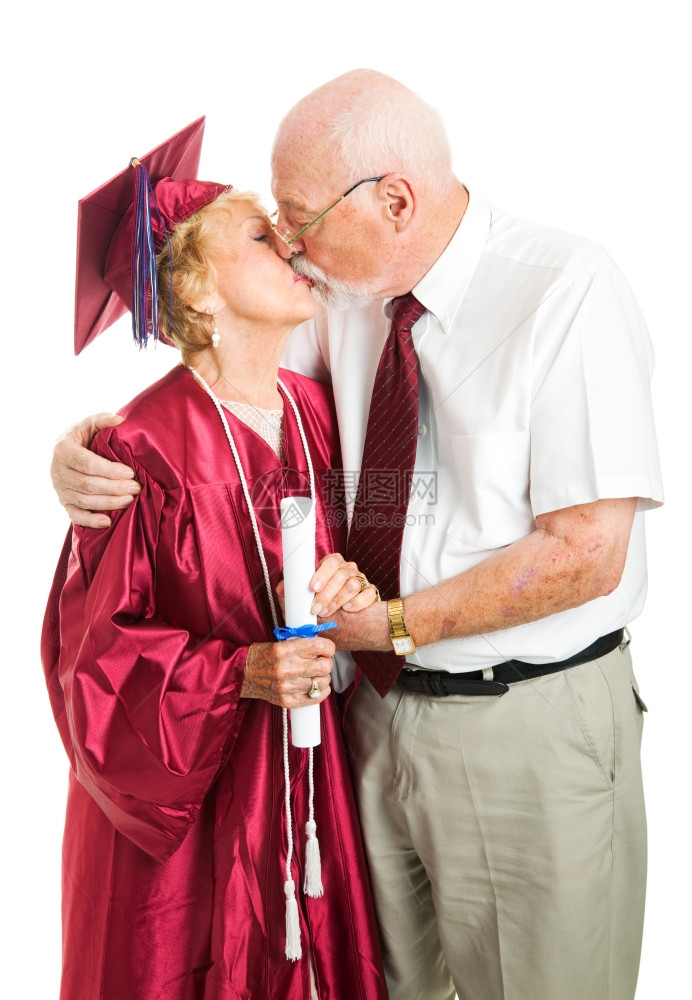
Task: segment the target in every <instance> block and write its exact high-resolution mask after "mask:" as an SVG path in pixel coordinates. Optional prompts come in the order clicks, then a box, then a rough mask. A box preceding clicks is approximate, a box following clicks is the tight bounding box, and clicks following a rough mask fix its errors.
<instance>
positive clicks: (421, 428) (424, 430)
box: [418, 424, 428, 437]
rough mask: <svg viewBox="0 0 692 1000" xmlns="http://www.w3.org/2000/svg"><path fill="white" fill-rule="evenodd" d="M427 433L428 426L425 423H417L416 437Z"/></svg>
mask: <svg viewBox="0 0 692 1000" xmlns="http://www.w3.org/2000/svg"><path fill="white" fill-rule="evenodd" d="M427 433H428V428H427V427H426V426H425V424H418V437H423V436H424V435H425V434H427Z"/></svg>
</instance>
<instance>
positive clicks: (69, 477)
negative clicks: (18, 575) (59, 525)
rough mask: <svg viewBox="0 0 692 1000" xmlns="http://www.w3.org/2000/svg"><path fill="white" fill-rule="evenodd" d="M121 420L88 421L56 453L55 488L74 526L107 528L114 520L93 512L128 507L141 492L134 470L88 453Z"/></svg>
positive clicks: (67, 435)
mask: <svg viewBox="0 0 692 1000" xmlns="http://www.w3.org/2000/svg"><path fill="white" fill-rule="evenodd" d="M122 420H123V418H122V417H119V416H115V415H113V414H111V413H97V414H96V416H95V417H86V418H85V419H84V420H82V421H80V423H78V424H75V426H74V427H72V428H70V430H69V431H67V433H65V434H63V436H62V437H61V438H60V440H59V441H58V443H57V444H56V446H55V448H54V450H53V461H52V462H51V467H50V474H51V478H52V480H53V487H54V489H55V492H56V493H57V494H58V499H59V500H60V503H61V504H62V505H63V507H64V508H65V510H66V511H67V513H68V514H69V516H70V520H71V521H74V523H75V524H81V525H84V527H87V528H107V527H108V525H109V524H110V523H111V519H110V518H109V517H108V516H107V515H106V514H98V513H94V511H99V510H117V509H118V508H120V507H126V506H127V505H128V504H130V503H132V500H133V497H134V496H136V495H137V493H139V492H140V485H139V483H137V482H135V479H134V472H133V471H132V469H130V468H128V466H126V465H119V464H118V463H117V462H109V461H108V459H106V458H101V456H100V455H95V454H94V453H93V452H92V451H89V450H88V448H89V445H90V444H91V441H92V439H93V437H94V435H95V434H96V432H97V431H100V430H103V429H104V428H105V427H117V425H118V424H120V423H122Z"/></svg>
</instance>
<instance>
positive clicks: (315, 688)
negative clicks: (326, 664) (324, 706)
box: [308, 677, 320, 698]
mask: <svg viewBox="0 0 692 1000" xmlns="http://www.w3.org/2000/svg"><path fill="white" fill-rule="evenodd" d="M319 696H320V686H319V684H318V683H317V678H316V677H313V678H312V684H311V685H310V690H309V691H308V698H319Z"/></svg>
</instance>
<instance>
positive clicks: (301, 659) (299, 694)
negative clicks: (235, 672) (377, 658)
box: [241, 636, 335, 708]
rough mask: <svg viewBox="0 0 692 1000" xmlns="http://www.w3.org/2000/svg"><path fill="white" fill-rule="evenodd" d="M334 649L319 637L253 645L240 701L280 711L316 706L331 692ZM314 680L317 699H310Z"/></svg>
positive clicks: (246, 666) (249, 652) (329, 641)
mask: <svg viewBox="0 0 692 1000" xmlns="http://www.w3.org/2000/svg"><path fill="white" fill-rule="evenodd" d="M334 649H335V647H334V643H333V642H332V641H331V640H330V639H325V638H323V637H322V636H315V638H314V639H286V640H285V641H284V642H256V643H254V644H253V645H252V646H250V649H249V651H248V655H247V659H246V661H245V681H244V683H243V689H242V691H241V697H242V698H262V699H263V700H264V701H269V702H271V704H272V705H279V706H280V707H281V708H305V706H306V705H319V703H320V702H321V701H324V699H325V698H327V697H328V695H329V694H330V692H331V686H330V677H329V675H330V674H331V670H332V660H331V657H332V656H333V655H334ZM313 678H314V679H315V680H316V682H317V684H318V686H319V689H320V694H319V697H318V698H310V697H309V691H310V688H311V687H312V682H313Z"/></svg>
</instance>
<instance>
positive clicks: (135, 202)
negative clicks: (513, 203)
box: [74, 117, 228, 354]
mask: <svg viewBox="0 0 692 1000" xmlns="http://www.w3.org/2000/svg"><path fill="white" fill-rule="evenodd" d="M204 122H205V119H204V117H202V118H198V119H197V121H195V122H192V124H191V125H188V126H187V128H184V129H182V131H180V132H178V133H176V135H174V136H172V137H171V138H170V139H168V140H166V142H163V143H161V145H160V146H157V147H156V149H153V150H152V151H151V152H150V153H146V155H144V156H142V157H141V158H140V159H132V160H131V161H130V165H129V166H127V167H126V168H125V169H124V170H121V172H120V173H119V174H117V175H116V176H115V177H113V178H112V179H111V180H109V181H107V182H106V183H105V184H102V185H101V187H99V188H97V189H96V190H95V191H92V192H91V194H88V195H87V196H86V197H85V198H82V199H81V200H80V202H79V211H78V223H77V278H76V287H75V321H74V352H75V354H79V353H80V351H82V350H83V349H84V348H85V347H86V346H87V344H90V343H91V341H92V340H95V339H96V337H98V335H99V334H100V333H103V331H104V330H107V329H108V327H109V326H112V325H113V323H115V321H116V320H118V319H120V317H121V316H123V315H124V314H125V313H126V312H127V311H128V310H132V309H133V281H134V284H135V286H137V285H138V283H139V285H140V286H141V287H139V288H138V289H135V295H134V298H135V300H136V299H137V297H138V296H137V291H139V298H140V300H141V301H140V307H142V303H144V307H143V312H144V313H145V315H144V317H143V318H142V319H141V320H140V319H138V320H137V323H139V332H138V330H137V325H136V326H135V339H136V340H138V342H139V343H140V345H141V344H143V343H145V342H146V332H147V331H146V325H147V315H149V311H150V309H151V301H152V299H153V308H154V316H155V309H156V290H155V270H153V268H154V264H153V256H154V253H155V251H156V250H158V249H160V247H161V246H162V245H163V243H164V242H165V240H166V239H167V237H168V234H169V232H170V231H171V229H172V228H173V226H174V225H175V224H176V223H177V222H180V221H182V219H185V218H187V217H188V216H189V215H191V214H192V213H193V212H196V211H197V210H198V209H200V208H202V207H203V206H204V205H208V204H209V203H210V202H212V201H214V199H215V198H217V197H218V196H219V195H220V194H221V193H222V192H223V191H224V190H227V189H228V186H227V185H224V184H212V183H207V182H205V181H197V180H196V179H195V178H196V177H197V171H198V169H199V159H200V154H201V151H202V138H203V135H204ZM142 248H144V251H145V256H146V251H147V248H148V250H149V255H148V256H149V259H148V263H147V264H146V267H147V279H145V280H144V284H142V282H141V281H139V277H141V275H140V272H141V254H140V250H141V249H142ZM152 273H153V279H154V280H153V289H152V287H151V276H152ZM146 280H149V285H148V286H146ZM147 303H149V305H148V306H147V305H146V304H147ZM135 309H137V303H136V301H135ZM149 325H151V322H150V321H149ZM142 330H144V332H143V333H142ZM153 334H154V336H158V331H157V329H156V325H155V324H154V329H153Z"/></svg>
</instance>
